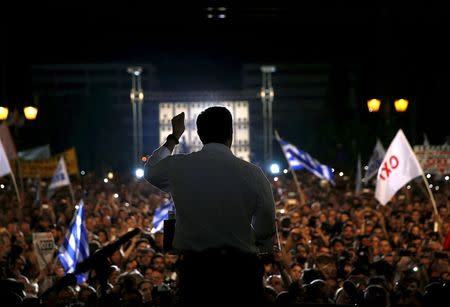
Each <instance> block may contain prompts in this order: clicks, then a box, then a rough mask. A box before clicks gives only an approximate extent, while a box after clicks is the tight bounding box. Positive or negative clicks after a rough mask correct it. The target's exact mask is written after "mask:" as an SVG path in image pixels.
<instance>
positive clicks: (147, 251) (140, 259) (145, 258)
mask: <svg viewBox="0 0 450 307" xmlns="http://www.w3.org/2000/svg"><path fill="white" fill-rule="evenodd" d="M154 254H155V252H154V250H153V249H151V248H142V249H138V250H137V254H136V261H137V264H138V266H139V267H140V268H145V267H148V266H150V264H151V260H152V257H153V255H154Z"/></svg>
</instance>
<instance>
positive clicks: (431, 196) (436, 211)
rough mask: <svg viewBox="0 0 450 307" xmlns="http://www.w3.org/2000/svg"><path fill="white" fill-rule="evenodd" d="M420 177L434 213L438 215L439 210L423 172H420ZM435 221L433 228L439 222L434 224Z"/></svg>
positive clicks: (436, 227)
mask: <svg viewBox="0 0 450 307" xmlns="http://www.w3.org/2000/svg"><path fill="white" fill-rule="evenodd" d="M422 178H423V182H424V183H425V187H426V188H427V191H428V195H429V196H430V200H431V203H432V204H433V209H434V213H435V214H436V215H439V212H438V210H437V206H436V200H435V199H434V196H433V193H432V192H431V189H430V184H429V183H428V180H427V177H425V173H424V172H422ZM436 223H437V222H435V226H434V227H435V229H438V226H439V224H438V225H437V226H436Z"/></svg>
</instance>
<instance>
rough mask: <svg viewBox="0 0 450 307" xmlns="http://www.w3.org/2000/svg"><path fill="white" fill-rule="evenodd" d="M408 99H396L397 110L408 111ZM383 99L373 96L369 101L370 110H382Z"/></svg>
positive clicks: (368, 107)
mask: <svg viewBox="0 0 450 307" xmlns="http://www.w3.org/2000/svg"><path fill="white" fill-rule="evenodd" d="M408 105H409V101H408V99H404V98H400V99H396V100H395V101H394V107H395V111H396V112H406V110H407V109H408ZM380 106H381V100H380V99H376V98H372V99H369V100H368V101H367V109H368V110H369V112H378V111H379V110H380Z"/></svg>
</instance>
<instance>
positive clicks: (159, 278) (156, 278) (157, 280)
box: [150, 270, 164, 286]
mask: <svg viewBox="0 0 450 307" xmlns="http://www.w3.org/2000/svg"><path fill="white" fill-rule="evenodd" d="M150 276H151V278H150V280H151V281H152V283H153V285H154V286H158V285H161V284H162V283H163V282H164V274H163V273H162V272H159V271H156V270H152V272H151V273H150Z"/></svg>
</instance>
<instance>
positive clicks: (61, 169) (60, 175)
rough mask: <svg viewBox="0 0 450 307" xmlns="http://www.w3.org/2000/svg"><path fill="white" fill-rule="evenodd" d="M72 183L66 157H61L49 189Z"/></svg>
mask: <svg viewBox="0 0 450 307" xmlns="http://www.w3.org/2000/svg"><path fill="white" fill-rule="evenodd" d="M67 185H70V180H69V175H68V174H67V169H66V163H64V158H63V157H61V159H59V162H58V166H57V167H56V170H55V172H54V173H53V177H52V181H51V182H50V185H49V186H48V189H49V190H54V189H56V188H59V187H63V186H67Z"/></svg>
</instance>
